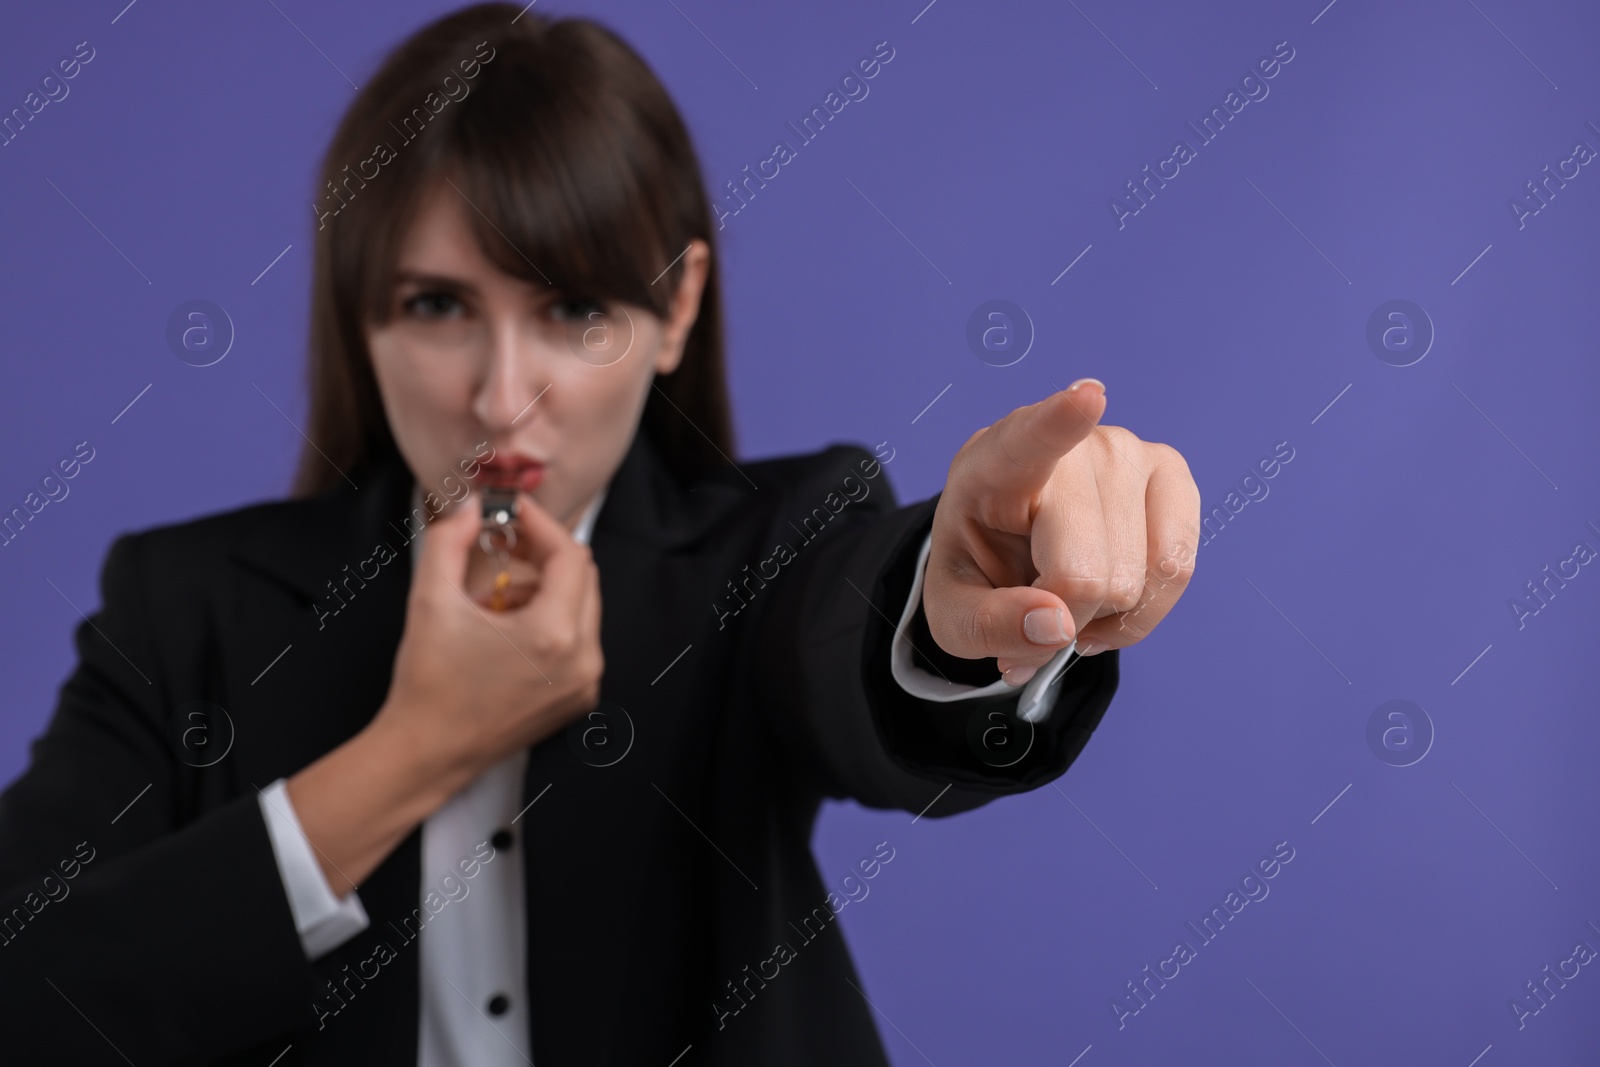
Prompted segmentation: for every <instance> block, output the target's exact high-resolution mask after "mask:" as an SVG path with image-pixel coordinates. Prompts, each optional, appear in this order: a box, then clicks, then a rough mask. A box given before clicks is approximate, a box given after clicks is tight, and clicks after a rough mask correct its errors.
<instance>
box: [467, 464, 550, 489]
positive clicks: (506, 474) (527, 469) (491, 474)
mask: <svg viewBox="0 0 1600 1067" xmlns="http://www.w3.org/2000/svg"><path fill="white" fill-rule="evenodd" d="M543 480H544V464H543V463H540V462H538V461H537V460H533V459H529V458H527V457H526V456H512V457H510V458H508V459H496V460H494V461H493V462H490V463H485V464H483V465H482V466H480V467H479V468H478V473H477V475H476V476H474V478H473V479H472V481H473V483H474V484H475V485H477V486H478V488H480V489H482V488H485V487H487V486H491V485H496V486H515V487H516V488H517V489H519V490H521V491H522V492H524V493H531V492H533V491H534V490H535V489H537V488H538V487H539V483H540V482H541V481H543Z"/></svg>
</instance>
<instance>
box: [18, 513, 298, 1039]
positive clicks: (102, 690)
mask: <svg viewBox="0 0 1600 1067" xmlns="http://www.w3.org/2000/svg"><path fill="white" fill-rule="evenodd" d="M100 581H101V600H102V605H103V606H102V608H101V609H100V610H99V611H98V612H96V613H95V614H94V615H93V616H92V617H91V618H89V619H87V620H85V621H84V622H83V623H82V624H81V625H79V627H78V628H77V630H76V635H75V642H76V649H77V653H78V663H77V665H76V667H75V669H74V670H73V672H72V674H71V675H70V676H69V677H68V679H67V680H66V682H65V683H64V684H63V686H62V688H61V691H60V696H59V700H58V703H57V706H56V709H55V712H54V714H53V716H52V718H51V720H50V722H49V724H48V726H47V727H46V729H45V731H44V733H43V734H42V735H41V736H40V737H39V738H38V739H37V740H35V742H34V743H33V747H32V753H31V760H30V763H29V765H28V767H27V769H26V770H25V771H24V772H23V774H22V775H21V776H20V777H19V778H18V779H17V780H16V781H14V782H13V783H12V784H11V785H10V786H9V787H8V788H7V789H6V790H5V791H4V793H3V794H0V917H3V920H0V927H3V928H4V931H5V935H4V938H3V945H0V989H4V990H5V996H4V997H0V1030H3V1032H4V1033H5V1043H6V1049H7V1053H8V1056H14V1057H15V1058H16V1059H17V1061H18V1062H30V1063H31V1062H47V1061H48V1062H59V1063H83V1064H93V1063H102V1062H114V1063H122V1062H125V1061H124V1057H127V1058H129V1059H131V1060H132V1061H133V1062H135V1063H138V1064H140V1065H141V1067H144V1065H147V1064H161V1063H171V1062H175V1061H180V1060H210V1059H215V1058H219V1057H222V1056H226V1055H228V1054H230V1053H234V1052H237V1051H240V1050H243V1049H247V1048H250V1047H252V1046H255V1045H258V1044H260V1043H262V1042H265V1041H268V1040H272V1039H274V1038H276V1037H277V1036H278V1035H281V1034H284V1033H286V1032H288V1031H291V1030H294V1029H297V1028H301V1027H304V1026H305V1025H306V1023H307V1022H309V1021H311V1019H312V1016H311V1012H310V1010H309V1008H308V1004H309V1003H310V1002H311V1001H312V999H313V998H314V997H315V996H316V995H317V989H316V985H317V978H316V974H315V972H314V971H313V969H312V965H311V963H310V961H309V960H308V959H307V957H306V953H305V951H304V950H303V948H302V946H301V943H300V938H299V936H298V933H297V931H296V928H295V923H294V919H293V916H292V914H291V911H290V907H289V903H288V900H287V898H286V895H285V892H284V888H283V884H282V882H281V881H280V878H279V872H278V867H277V864H276V862H275V858H274V853H273V847H272V842H271V840H270V837H269V834H268V829H267V825H266V823H265V821H264V820H263V818H262V813H261V809H260V806H259V803H258V800H257V796H256V794H255V791H254V790H253V789H247V790H245V791H242V792H241V793H240V794H239V795H238V796H236V797H234V798H233V799H231V800H228V801H225V802H222V803H220V804H218V805H216V806H214V807H212V808H211V809H210V810H208V811H206V812H204V814H201V815H199V816H198V817H193V816H190V815H186V814H185V813H186V812H187V811H188V810H189V809H191V808H192V805H193V801H194V797H195V796H196V795H197V794H198V793H199V791H200V789H201V786H202V785H203V784H206V783H205V780H204V778H203V776H205V775H208V774H209V775H226V774H227V773H229V767H228V765H227V764H223V765H220V766H218V767H212V768H207V769H205V770H196V769H195V768H193V767H192V766H188V765H185V764H184V763H183V762H182V760H181V759H180V758H179V757H180V749H179V746H178V745H177V744H174V743H173V742H172V741H171V740H170V739H169V736H168V732H167V722H168V718H169V715H171V714H172V713H173V712H174V710H175V709H176V707H177V702H176V701H175V700H174V698H173V694H172V693H171V692H169V690H168V686H169V685H170V684H171V682H172V679H170V678H169V677H168V676H167V675H166V674H165V673H164V672H163V669H162V664H161V659H160V657H159V656H158V655H157V652H156V646H155V635H156V634H157V630H156V629H155V627H154V626H153V623H152V620H151V619H150V618H149V617H148V616H147V614H146V611H145V605H146V604H147V603H148V600H147V593H146V587H145V584H144V583H145V576H144V574H143V571H142V567H141V554H140V541H139V539H138V535H125V536H123V537H120V538H118V539H117V540H116V541H115V542H114V543H113V544H112V546H111V549H110V552H109V553H108V555H107V559H106V563H105V566H104V568H103V570H102V574H101V580H100ZM184 695H187V694H184ZM213 782H214V779H213ZM80 843H82V844H83V847H82V848H79V845H80ZM80 853H81V855H83V856H90V857H92V858H90V859H88V861H87V862H85V861H84V860H82V859H81V858H78V855H79V854H80ZM67 860H72V861H74V862H73V864H71V865H69V864H67V863H64V861H67ZM69 872H70V874H69ZM47 876H48V880H47ZM28 1053H33V1055H29V1054H28Z"/></svg>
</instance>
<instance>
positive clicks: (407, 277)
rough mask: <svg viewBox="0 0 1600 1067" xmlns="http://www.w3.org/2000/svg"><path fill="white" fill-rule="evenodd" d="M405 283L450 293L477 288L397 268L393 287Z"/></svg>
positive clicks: (444, 276) (535, 285) (539, 287)
mask: <svg viewBox="0 0 1600 1067" xmlns="http://www.w3.org/2000/svg"><path fill="white" fill-rule="evenodd" d="M407 283H414V284H416V285H420V286H424V287H426V288H429V289H440V290H444V291H446V292H450V293H471V294H475V293H476V292H477V287H476V286H474V285H473V284H472V283H471V282H467V281H463V280H462V279H460V278H452V277H451V276H450V275H448V274H434V273H431V272H429V271H425V270H410V269H407V268H405V267H400V268H397V269H396V270H395V272H394V284H395V287H396V288H399V287H400V286H402V285H405V284H407ZM527 284H528V285H530V286H532V288H533V289H534V290H535V291H536V292H539V293H545V292H549V291H550V289H549V287H548V286H546V285H543V284H540V283H538V282H531V281H530V282H528V283H527Z"/></svg>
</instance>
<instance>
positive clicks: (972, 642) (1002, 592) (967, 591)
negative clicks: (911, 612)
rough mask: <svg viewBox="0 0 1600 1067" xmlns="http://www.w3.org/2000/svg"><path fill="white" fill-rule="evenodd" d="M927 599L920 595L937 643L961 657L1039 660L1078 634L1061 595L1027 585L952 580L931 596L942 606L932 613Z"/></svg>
mask: <svg viewBox="0 0 1600 1067" xmlns="http://www.w3.org/2000/svg"><path fill="white" fill-rule="evenodd" d="M925 591H926V590H925ZM929 599H930V598H928V597H926V596H924V598H923V611H924V612H925V613H926V614H927V616H928V631H929V632H930V633H931V634H933V639H934V640H935V641H937V642H938V643H939V647H940V648H942V649H944V650H945V651H946V652H948V653H950V654H951V655H952V656H959V657H961V658H962V659H982V658H984V657H986V656H994V657H996V658H998V659H1012V660H1017V661H1020V662H1023V663H1035V662H1038V663H1043V662H1044V661H1045V660H1046V659H1048V658H1049V657H1050V656H1051V655H1053V654H1054V653H1055V652H1056V651H1058V650H1059V649H1061V648H1064V647H1066V645H1067V644H1068V643H1070V642H1071V641H1072V640H1073V639H1074V638H1075V637H1076V635H1077V627H1076V626H1075V625H1074V623H1073V621H1072V612H1070V611H1068V610H1067V607H1066V604H1065V603H1064V602H1063V601H1062V600H1061V598H1060V597H1058V596H1056V595H1055V594H1054V593H1051V592H1048V591H1047V590H1043V589H1035V588H1033V587H1031V586H1026V585H1021V586H1005V587H1002V588H998V589H997V588H992V587H990V588H984V587H982V586H976V585H960V584H952V585H951V586H950V587H949V588H947V589H943V590H940V595H939V596H937V597H934V598H932V600H933V602H934V603H936V604H940V605H942V607H941V609H940V611H939V613H938V615H937V616H936V615H935V614H934V613H933V612H931V611H929V610H928V603H929ZM941 635H943V636H941Z"/></svg>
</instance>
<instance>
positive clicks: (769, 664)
mask: <svg viewBox="0 0 1600 1067" xmlns="http://www.w3.org/2000/svg"><path fill="white" fill-rule="evenodd" d="M863 487H865V490H864V491H863ZM938 502H939V496H938V495H936V496H933V497H931V498H929V499H928V500H925V501H922V502H920V503H916V504H912V505H910V506H908V507H899V506H898V505H897V503H896V500H895V496H894V491H893V489H892V488H891V487H890V485H889V483H888V479H887V477H885V476H883V475H882V468H881V465H879V464H878V462H877V460H876V459H874V458H873V456H872V455H871V454H870V453H868V452H867V451H866V450H865V449H862V448H860V447H858V446H854V445H835V446H832V447H830V448H828V449H827V450H825V451H824V452H823V453H822V458H821V460H820V461H818V462H816V463H814V464H812V465H810V466H808V467H806V468H805V473H804V474H803V475H802V476H800V477H797V478H794V479H791V480H790V481H789V483H788V489H787V490H786V491H785V494H784V496H783V502H782V504H781V505H780V507H779V509H778V510H779V514H778V515H777V516H776V517H775V518H774V519H773V527H772V530H771V531H770V536H771V537H772V539H773V540H772V541H771V542H769V543H780V542H786V543H788V544H790V545H791V546H793V558H792V560H791V561H790V562H789V563H787V564H786V565H784V567H783V568H782V571H781V572H780V577H778V578H777V579H775V580H774V581H773V585H774V586H775V588H774V590H773V595H772V596H771V597H770V598H767V599H766V602H765V607H764V613H763V614H759V615H758V616H757V618H756V627H757V629H756V632H755V635H754V648H755V652H754V657H755V666H756V670H755V673H754V679H755V685H756V686H757V690H758V700H759V702H760V704H761V706H762V708H763V709H764V711H765V713H766V715H767V716H768V720H769V722H770V723H771V725H772V728H773V730H774V732H775V734H776V735H777V738H778V740H779V743H780V744H781V745H782V746H783V747H784V749H785V751H786V752H788V753H789V754H790V756H791V759H790V762H791V764H793V765H795V766H797V767H798V768H799V770H800V772H801V773H802V774H804V775H807V776H808V777H809V778H810V780H811V781H812V782H813V783H814V784H815V786H816V788H817V789H818V790H819V791H820V792H821V793H822V794H824V795H826V796H830V797H835V798H841V799H842V798H851V799H855V800H857V801H859V802H860V803H862V804H863V805H865V806H867V807H872V808H899V809H902V810H905V811H910V812H915V813H918V814H922V815H926V816H927V817H929V818H937V817H941V816H948V815H954V814H956V813H958V812H962V811H970V810H971V809H973V808H976V807H979V806H981V805H983V804H986V803H988V802H989V801H991V800H993V799H994V798H996V797H999V796H1005V795H1008V794H1012V793H1021V792H1026V791H1028V790H1031V789H1037V788H1038V787H1040V786H1042V785H1045V784H1046V783H1048V782H1051V781H1053V780H1055V779H1056V778H1058V777H1060V776H1061V775H1062V774H1064V773H1065V772H1066V770H1067V768H1068V767H1069V766H1070V765H1071V764H1072V761H1073V760H1074V759H1076V758H1077V756H1078V753H1079V752H1080V751H1082V749H1083V747H1084V745H1085V743H1087V741H1088V739H1089V735H1090V734H1091V733H1092V732H1093V731H1094V728H1095V727H1096V726H1097V725H1098V724H1099V722H1100V719H1101V716H1102V715H1104V713H1105V710H1106V708H1107V707H1108V706H1109V705H1110V703H1111V697H1112V694H1113V693H1115V691H1116V687H1117V680H1118V653H1117V650H1115V649H1112V650H1108V651H1106V652H1102V653H1100V654H1099V655H1097V656H1090V657H1087V658H1081V657H1080V658H1078V659H1075V660H1074V661H1073V662H1072V663H1071V664H1070V665H1069V666H1068V668H1067V669H1066V671H1065V672H1064V673H1063V674H1062V675H1061V678H1060V681H1059V682H1058V683H1057V684H1058V686H1059V691H1058V692H1057V693H1056V696H1055V701H1054V710H1053V712H1052V713H1051V715H1050V716H1049V717H1048V718H1047V719H1046V720H1045V721H1044V722H1042V723H1039V724H1037V725H1033V724H1029V723H1026V722H1024V721H1022V720H1021V719H1019V718H1017V716H1016V711H1017V705H1018V703H1019V701H1020V699H1021V695H1022V694H1021V690H1020V689H1018V690H1015V691H1013V692H1010V693H1007V694H1000V695H995V696H989V697H979V698H973V699H967V700H958V701H944V702H939V701H931V700H924V699H920V698H918V697H917V696H915V695H913V694H911V693H909V692H907V691H906V690H905V689H904V688H903V687H901V686H900V685H899V684H898V683H897V682H896V681H895V680H894V677H893V675H892V672H891V667H890V658H889V656H890V645H891V642H892V641H893V639H894V635H895V621H894V620H895V619H896V618H897V617H898V614H899V613H900V611H901V610H902V609H903V607H904V605H905V602H906V597H907V596H908V594H909V591H910V589H911V586H912V584H913V582H914V580H915V573H914V572H915V565H916V562H917V556H918V554H919V549H920V547H921V543H922V540H923V538H924V537H926V536H927V535H928V532H929V531H930V530H931V528H932V525H933V514H934V509H935V508H936V506H937V505H938ZM761 600H762V598H757V600H756V601H755V603H761ZM906 636H907V638H908V639H909V640H910V641H911V643H912V645H913V647H914V648H915V649H916V654H917V658H918V663H919V665H922V666H925V667H927V668H928V669H931V670H933V671H935V672H936V673H940V674H943V675H944V676H945V677H948V678H949V679H950V680H951V681H954V682H961V683H970V684H978V685H983V684H987V683H989V682H991V681H993V680H994V679H995V678H996V677H998V672H997V669H996V661H995V659H994V658H993V657H990V658H988V659H984V660H964V659H959V658H957V657H954V656H951V655H949V654H948V653H946V652H944V651H943V650H942V649H940V648H939V646H938V645H937V644H935V643H934V641H933V639H932V637H931V635H930V633H929V631H928V626H927V619H926V616H925V615H924V614H923V612H922V610H921V608H920V605H919V607H918V610H917V611H916V613H915V615H914V616H913V618H912V625H911V628H910V632H909V633H908V634H907V635H906Z"/></svg>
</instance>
